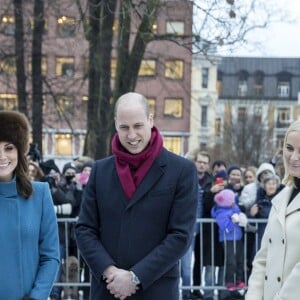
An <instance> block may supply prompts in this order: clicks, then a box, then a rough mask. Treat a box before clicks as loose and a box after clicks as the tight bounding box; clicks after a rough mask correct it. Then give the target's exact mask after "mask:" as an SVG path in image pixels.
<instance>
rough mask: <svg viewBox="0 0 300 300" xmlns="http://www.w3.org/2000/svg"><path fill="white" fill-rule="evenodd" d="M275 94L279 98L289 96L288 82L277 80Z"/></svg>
mask: <svg viewBox="0 0 300 300" xmlns="http://www.w3.org/2000/svg"><path fill="white" fill-rule="evenodd" d="M277 95H278V97H281V98H288V97H289V96H290V83H289V82H287V81H286V82H284V81H279V82H278V85H277Z"/></svg>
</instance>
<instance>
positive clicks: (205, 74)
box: [201, 68, 209, 89]
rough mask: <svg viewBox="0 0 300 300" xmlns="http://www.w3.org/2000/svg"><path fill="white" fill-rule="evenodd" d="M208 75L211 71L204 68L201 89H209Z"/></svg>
mask: <svg viewBox="0 0 300 300" xmlns="http://www.w3.org/2000/svg"><path fill="white" fill-rule="evenodd" d="M208 75H209V69H208V68H202V83H201V87H202V88H203V89H207V88H208Z"/></svg>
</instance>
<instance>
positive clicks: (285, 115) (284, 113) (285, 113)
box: [277, 107, 291, 128]
mask: <svg viewBox="0 0 300 300" xmlns="http://www.w3.org/2000/svg"><path fill="white" fill-rule="evenodd" d="M290 120H291V110H290V108H286V107H282V108H278V111H277V128H282V127H286V126H287V125H288V124H289V123H290Z"/></svg>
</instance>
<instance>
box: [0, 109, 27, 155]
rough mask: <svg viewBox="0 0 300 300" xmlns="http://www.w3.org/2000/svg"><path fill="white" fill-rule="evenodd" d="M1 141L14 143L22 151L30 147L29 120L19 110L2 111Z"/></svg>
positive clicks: (0, 118)
mask: <svg viewBox="0 0 300 300" xmlns="http://www.w3.org/2000/svg"><path fill="white" fill-rule="evenodd" d="M0 141H2V142H9V143H12V144H14V145H15V146H16V147H17V149H18V150H19V151H20V153H24V154H27V152H28V149H29V122H28V120H27V118H26V116H25V115H24V114H22V113H20V112H17V111H9V110H2V111H0Z"/></svg>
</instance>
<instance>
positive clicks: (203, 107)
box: [201, 105, 207, 127]
mask: <svg viewBox="0 0 300 300" xmlns="http://www.w3.org/2000/svg"><path fill="white" fill-rule="evenodd" d="M201 127H207V105H201Z"/></svg>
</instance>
